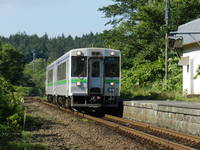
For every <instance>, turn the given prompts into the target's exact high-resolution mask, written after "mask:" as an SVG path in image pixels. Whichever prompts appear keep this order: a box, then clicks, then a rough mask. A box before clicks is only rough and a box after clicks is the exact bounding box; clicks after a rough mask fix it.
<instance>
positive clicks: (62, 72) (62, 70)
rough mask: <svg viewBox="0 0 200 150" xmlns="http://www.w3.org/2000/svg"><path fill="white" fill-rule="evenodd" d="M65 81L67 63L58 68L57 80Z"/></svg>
mask: <svg viewBox="0 0 200 150" xmlns="http://www.w3.org/2000/svg"><path fill="white" fill-rule="evenodd" d="M64 79H66V62H64V63H62V64H60V65H59V66H58V67H57V80H58V81H59V80H64Z"/></svg>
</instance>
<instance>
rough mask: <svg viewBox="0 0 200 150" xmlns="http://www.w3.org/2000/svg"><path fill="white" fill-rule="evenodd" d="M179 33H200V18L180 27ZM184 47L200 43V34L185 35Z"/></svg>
mask: <svg viewBox="0 0 200 150" xmlns="http://www.w3.org/2000/svg"><path fill="white" fill-rule="evenodd" d="M178 32H200V18H198V19H195V20H193V21H190V22H188V23H186V24H183V25H180V26H179V27H178ZM181 36H183V45H189V44H193V43H196V42H197V41H200V34H191V35H189V34H183V35H181Z"/></svg>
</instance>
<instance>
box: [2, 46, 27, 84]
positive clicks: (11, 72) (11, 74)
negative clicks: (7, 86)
mask: <svg viewBox="0 0 200 150" xmlns="http://www.w3.org/2000/svg"><path fill="white" fill-rule="evenodd" d="M24 64H25V62H24V57H23V55H22V53H21V52H19V51H18V50H16V49H15V48H14V47H13V46H11V45H9V44H4V45H2V44H0V75H2V76H4V78H6V79H7V80H9V81H10V82H11V83H12V84H20V81H21V79H22V78H21V77H22V76H23V69H24Z"/></svg>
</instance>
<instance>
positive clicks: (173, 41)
mask: <svg viewBox="0 0 200 150" xmlns="http://www.w3.org/2000/svg"><path fill="white" fill-rule="evenodd" d="M168 42H169V43H168V46H169V48H182V47H183V37H182V36H169V37H168Z"/></svg>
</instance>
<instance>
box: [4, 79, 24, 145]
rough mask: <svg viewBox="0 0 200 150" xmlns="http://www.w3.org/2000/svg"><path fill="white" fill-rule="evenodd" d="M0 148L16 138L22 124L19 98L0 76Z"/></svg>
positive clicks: (21, 109)
mask: <svg viewBox="0 0 200 150" xmlns="http://www.w3.org/2000/svg"><path fill="white" fill-rule="evenodd" d="M0 85H1V86H0V147H1V146H3V145H4V144H6V142H7V141H8V140H12V139H13V137H16V135H15V134H17V133H18V130H19V129H20V124H21V122H22V116H23V115H22V114H23V108H22V106H21V102H22V101H21V98H20V97H18V96H17V95H16V93H15V90H14V87H13V86H12V85H11V84H10V83H9V82H7V81H6V80H5V79H4V78H3V77H2V76H0Z"/></svg>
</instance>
